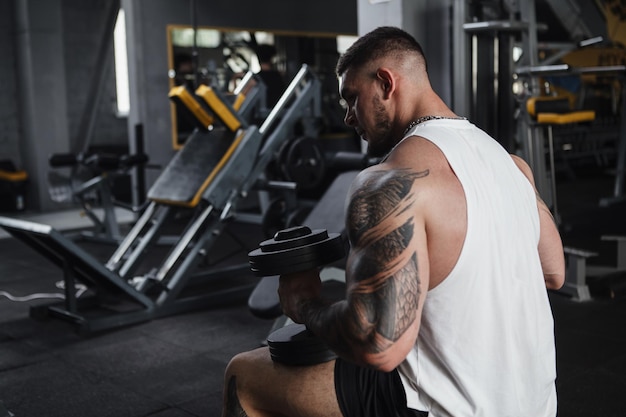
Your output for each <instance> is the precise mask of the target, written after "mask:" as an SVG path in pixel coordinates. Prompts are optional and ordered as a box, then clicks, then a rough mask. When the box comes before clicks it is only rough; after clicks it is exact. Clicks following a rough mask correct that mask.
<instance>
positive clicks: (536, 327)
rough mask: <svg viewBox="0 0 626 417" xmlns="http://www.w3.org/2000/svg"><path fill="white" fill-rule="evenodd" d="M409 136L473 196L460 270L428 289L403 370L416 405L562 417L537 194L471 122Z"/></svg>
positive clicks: (464, 412) (454, 411)
mask: <svg viewBox="0 0 626 417" xmlns="http://www.w3.org/2000/svg"><path fill="white" fill-rule="evenodd" d="M410 136H421V137H423V138H426V139H428V140H429V141H431V142H432V143H434V144H435V145H436V146H437V147H438V148H439V149H441V151H442V152H443V154H444V155H445V156H446V158H447V159H448V162H449V164H450V166H451V167H452V169H453V170H454V172H455V173H456V175H457V177H458V179H459V181H460V182H461V185H462V186H463V190H464V192H465V197H466V200H467V235H466V237H465V242H464V244H463V248H462V250H461V254H460V256H459V259H458V261H457V263H456V265H455V267H454V268H453V270H452V272H451V273H450V274H449V275H448V276H447V277H446V279H445V280H444V281H443V282H442V283H441V284H439V285H438V286H437V287H435V288H433V289H432V290H431V291H429V292H428V294H427V296H426V299H425V301H424V309H423V313H422V322H421V327H420V331H419V336H418V339H417V342H416V345H415V347H414V348H413V350H412V351H411V352H410V354H409V355H408V357H407V358H406V360H405V361H404V362H403V363H402V364H401V365H400V366H399V367H398V370H399V371H400V376H401V378H402V382H403V385H404V388H405V391H406V395H407V402H408V406H409V407H410V408H414V409H418V410H423V411H428V412H429V413H430V414H429V415H430V416H431V417H444V416H451V417H452V416H454V417H464V416H467V417H469V416H471V417H481V416H484V417H504V416H508V417H516V416H519V417H528V416H533V417H548V416H549V417H554V416H555V415H556V389H555V378H556V369H555V368H556V367H555V341H554V331H553V317H552V311H551V308H550V304H549V300H548V295H547V290H546V287H545V283H544V278H543V272H542V269H541V264H540V261H539V255H538V251H537V246H538V242H539V214H538V211H537V204H536V199H535V193H534V190H533V188H532V187H531V185H530V183H529V181H528V180H527V178H526V177H525V176H524V175H523V174H522V172H521V171H520V170H519V169H518V168H517V166H516V165H515V163H514V162H513V160H512V159H511V157H510V155H508V153H507V152H506V150H505V149H504V148H502V147H501V146H500V144H498V143H497V142H496V141H495V140H494V139H492V138H491V137H489V136H488V135H487V134H486V133H484V132H483V131H481V130H480V129H478V128H477V127H475V126H474V125H473V124H471V123H469V122H468V121H465V120H449V119H445V120H432V121H428V122H425V123H422V124H419V125H417V126H415V127H414V128H413V129H411V130H410V131H409V132H408V133H407V135H406V137H405V138H404V139H403V140H407V138H408V137H410ZM408 140H411V139H408Z"/></svg>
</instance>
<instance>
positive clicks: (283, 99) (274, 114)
mask: <svg viewBox="0 0 626 417" xmlns="http://www.w3.org/2000/svg"><path fill="white" fill-rule="evenodd" d="M308 72H309V67H308V65H306V64H304V65H302V67H301V68H300V70H299V71H298V73H297V74H296V75H295V76H294V77H293V80H291V83H289V85H288V86H287V88H286V89H285V92H284V93H283V95H282V96H280V99H278V102H277V103H276V105H275V106H274V108H273V109H272V111H271V112H270V114H269V115H268V116H267V118H266V119H265V121H264V122H263V124H262V125H261V127H260V128H259V132H260V133H261V135H264V134H265V132H266V131H267V130H268V129H269V127H270V126H271V125H272V124H273V123H274V121H275V120H276V119H277V118H278V114H279V113H280V112H281V111H282V110H283V108H285V107H286V105H287V100H289V99H290V98H291V96H292V95H295V91H296V89H297V88H298V85H299V84H300V82H302V80H303V79H304V77H305V76H306V75H307V73H308Z"/></svg>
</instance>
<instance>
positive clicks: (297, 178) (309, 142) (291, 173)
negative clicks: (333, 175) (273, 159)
mask: <svg viewBox="0 0 626 417" xmlns="http://www.w3.org/2000/svg"><path fill="white" fill-rule="evenodd" d="M281 168H282V170H283V173H284V174H285V176H286V177H287V179H289V180H290V181H293V182H295V183H296V184H298V186H299V187H300V188H302V189H311V188H315V187H317V186H318V185H319V184H320V183H321V182H322V180H323V179H324V177H325V175H326V161H325V156H324V152H323V151H322V149H321V147H320V146H319V144H318V142H317V141H316V140H315V139H313V138H307V137H303V138H298V139H296V140H295V141H293V142H292V143H291V144H290V145H289V148H288V149H287V152H286V153H285V154H284V156H283V160H282V161H281Z"/></svg>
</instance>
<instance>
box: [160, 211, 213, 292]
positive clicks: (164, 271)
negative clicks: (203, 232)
mask: <svg viewBox="0 0 626 417" xmlns="http://www.w3.org/2000/svg"><path fill="white" fill-rule="evenodd" d="M212 212H213V206H208V207H207V208H206V209H204V211H203V212H202V213H200V215H199V216H198V217H197V218H196V220H195V221H194V222H193V224H191V225H190V226H189V228H188V229H187V230H186V231H185V233H184V234H183V236H182V237H181V238H180V240H179V241H178V243H177V244H176V246H175V247H174V248H173V249H172V251H171V252H170V254H169V255H168V257H167V259H166V260H165V262H164V263H163V264H162V266H161V267H160V268H159V271H158V272H157V273H156V275H155V279H156V280H157V281H162V280H163V279H165V277H167V275H168V274H169V272H170V270H171V269H172V268H173V267H174V265H176V262H178V260H179V259H180V258H181V256H182V254H183V252H184V251H185V249H187V247H188V246H189V244H190V243H191V241H192V240H193V238H194V237H195V236H196V234H197V233H198V231H199V230H200V228H201V227H202V225H203V224H204V222H205V221H206V219H207V218H208V217H209V215H210V214H211V213H212Z"/></svg>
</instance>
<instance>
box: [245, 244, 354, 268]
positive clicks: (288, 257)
mask: <svg viewBox="0 0 626 417" xmlns="http://www.w3.org/2000/svg"><path fill="white" fill-rule="evenodd" d="M344 252H345V248H344V244H343V240H342V239H341V236H340V235H337V236H335V237H333V238H331V239H329V240H327V241H325V242H320V243H318V244H313V245H308V246H307V247H306V248H300V249H299V250H291V251H281V252H279V253H280V255H279V253H273V254H268V253H262V252H261V251H260V250H256V251H252V252H250V253H249V258H248V259H249V263H250V268H251V269H252V271H253V272H254V273H255V274H256V275H258V276H269V275H281V274H286V273H292V272H299V271H306V270H309V269H314V268H317V267H320V266H323V265H325V264H328V263H331V262H335V261H338V260H339V259H341V258H343V257H344V256H345V253H344Z"/></svg>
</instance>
